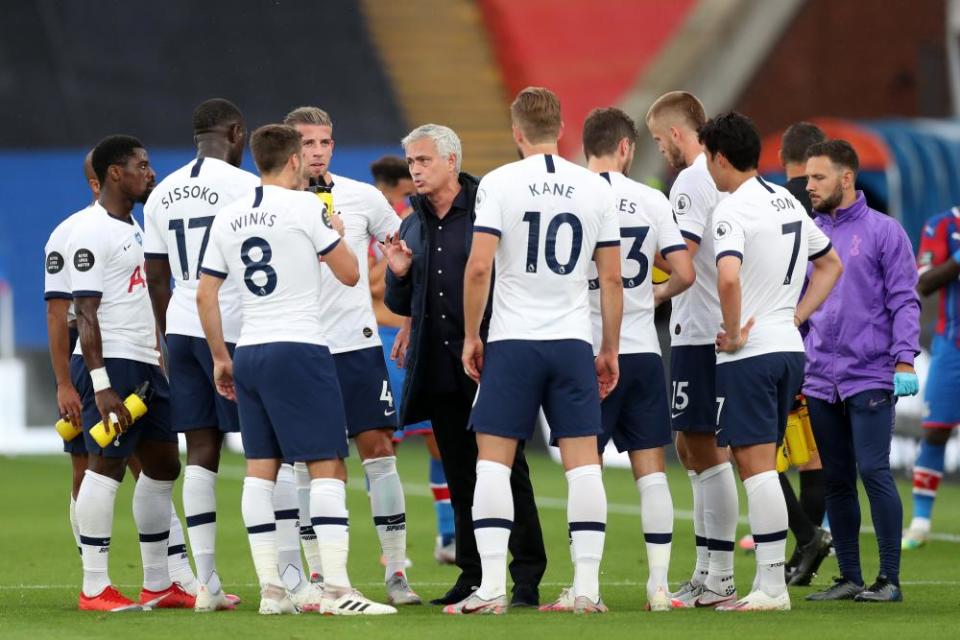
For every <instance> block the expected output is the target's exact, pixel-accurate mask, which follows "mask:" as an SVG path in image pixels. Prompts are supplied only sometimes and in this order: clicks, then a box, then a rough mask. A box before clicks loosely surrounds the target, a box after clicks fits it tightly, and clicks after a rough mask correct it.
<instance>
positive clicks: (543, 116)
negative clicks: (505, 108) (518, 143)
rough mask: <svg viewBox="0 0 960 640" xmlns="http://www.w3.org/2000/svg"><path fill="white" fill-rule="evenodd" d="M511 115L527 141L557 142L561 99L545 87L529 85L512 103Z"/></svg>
mask: <svg viewBox="0 0 960 640" xmlns="http://www.w3.org/2000/svg"><path fill="white" fill-rule="evenodd" d="M510 117H511V118H512V119H513V124H515V125H516V126H517V127H518V128H519V129H520V131H521V132H523V135H524V137H525V138H526V139H527V141H529V142H531V143H534V144H536V143H541V142H556V140H557V138H558V137H559V136H560V99H559V98H557V96H556V94H554V93H553V92H552V91H550V90H549V89H545V88H544V87H527V88H526V89H524V90H523V91H521V92H520V93H518V94H517V97H516V98H515V99H514V101H513V104H511V105H510Z"/></svg>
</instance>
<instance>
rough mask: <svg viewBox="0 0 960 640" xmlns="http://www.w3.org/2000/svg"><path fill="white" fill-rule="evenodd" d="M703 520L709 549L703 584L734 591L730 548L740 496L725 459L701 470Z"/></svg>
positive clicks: (721, 592)
mask: <svg viewBox="0 0 960 640" xmlns="http://www.w3.org/2000/svg"><path fill="white" fill-rule="evenodd" d="M699 475H700V486H701V488H702V491H703V524H704V528H705V531H706V534H707V548H708V549H709V551H710V575H709V576H707V580H706V582H705V585H706V587H707V588H708V589H710V590H711V591H713V592H714V593H719V594H721V595H728V594H731V593H733V592H734V590H735V588H734V580H733V550H734V547H735V546H736V537H737V518H738V517H739V500H738V498H737V481H736V479H735V478H734V476H733V466H732V465H731V464H730V463H729V462H724V463H721V464H718V465H716V466H713V467H710V468H709V469H706V470H704V471H702V472H701V473H700V474H699Z"/></svg>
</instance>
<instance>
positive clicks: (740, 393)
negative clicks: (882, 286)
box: [699, 113, 843, 611]
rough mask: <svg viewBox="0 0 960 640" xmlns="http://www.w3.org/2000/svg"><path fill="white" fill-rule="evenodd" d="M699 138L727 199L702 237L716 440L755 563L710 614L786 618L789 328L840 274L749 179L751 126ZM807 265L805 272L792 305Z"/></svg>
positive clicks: (793, 380)
mask: <svg viewBox="0 0 960 640" xmlns="http://www.w3.org/2000/svg"><path fill="white" fill-rule="evenodd" d="M699 137H700V141H701V142H702V143H703V145H704V148H705V150H706V154H707V167H708V169H709V170H710V175H711V176H713V180H714V182H715V183H716V185H717V188H718V189H720V190H721V191H725V192H727V193H730V194H731V195H730V197H728V198H726V199H725V200H723V201H722V202H720V203H719V204H718V205H717V208H716V210H715V211H714V216H713V224H712V227H711V229H710V232H711V233H712V234H713V239H714V241H715V253H716V261H717V291H718V295H719V299H720V308H721V312H722V314H723V329H721V331H720V333H718V334H717V338H716V346H717V352H718V355H717V429H716V437H717V443H718V445H720V446H724V447H726V446H729V447H731V449H732V452H733V457H734V458H735V459H736V461H737V467H738V469H739V471H740V479H741V480H743V488H744V490H745V492H746V494H747V514H748V518H749V521H750V531H751V533H752V534H753V539H754V542H755V543H756V559H757V573H756V577H755V578H754V581H753V590H752V591H751V592H750V593H749V594H748V595H747V596H746V597H744V598H741V599H740V600H738V601H737V602H735V603H731V604H723V605H720V606H718V607H717V609H718V610H722V611H768V610H786V609H790V595H789V594H788V593H787V585H786V582H785V580H784V571H783V565H784V561H785V559H786V558H785V556H786V544H787V506H786V503H785V502H784V499H783V491H782V490H781V489H780V481H779V479H778V478H777V471H776V448H777V445H778V443H779V441H780V439H781V438H782V437H783V430H784V427H785V425H786V422H787V414H788V413H789V411H790V408H791V406H792V405H793V399H794V397H795V396H796V394H797V391H799V389H800V385H801V384H802V382H803V365H804V355H803V340H802V338H801V337H800V331H799V330H798V329H797V327H799V326H800V324H801V323H803V322H804V321H806V320H807V318H809V317H810V314H811V313H813V311H815V310H816V309H817V308H818V307H819V306H820V304H821V303H822V302H823V301H824V300H825V299H826V297H827V295H828V294H829V293H830V290H831V289H832V288H833V285H834V284H835V283H836V281H837V279H838V278H839V277H840V273H841V271H842V270H843V267H842V265H841V264H840V258H839V256H837V254H836V252H835V251H833V250H832V248H831V246H830V240H829V239H827V237H826V236H825V235H824V234H823V232H822V231H820V229H818V228H817V226H816V225H815V224H814V223H813V221H812V220H811V219H810V217H809V216H808V215H807V212H806V211H805V210H804V208H803V206H802V205H801V204H800V203H799V202H798V201H797V200H796V198H794V197H793V196H792V195H790V192H789V191H787V190H786V189H784V188H783V187H780V186H775V185H771V184H769V183H767V182H766V181H764V180H763V179H762V178H761V177H760V176H759V175H757V163H758V162H759V160H760V134H759V133H758V132H757V129H756V127H755V126H754V124H753V121H751V120H750V119H749V118H747V117H745V116H742V115H740V114H739V113H725V114H722V115H719V116H717V117H716V118H713V119H711V120H709V121H708V122H707V123H706V124H705V125H704V126H703V127H702V128H701V129H700V132H699ZM807 258H808V259H809V260H811V261H812V262H813V271H812V273H811V275H810V283H809V285H808V286H807V289H806V293H805V294H804V296H803V299H802V300H800V302H799V303H798V302H797V300H799V299H800V293H801V289H802V288H803V281H804V275H805V273H806V264H805V262H806V260H805V259H807Z"/></svg>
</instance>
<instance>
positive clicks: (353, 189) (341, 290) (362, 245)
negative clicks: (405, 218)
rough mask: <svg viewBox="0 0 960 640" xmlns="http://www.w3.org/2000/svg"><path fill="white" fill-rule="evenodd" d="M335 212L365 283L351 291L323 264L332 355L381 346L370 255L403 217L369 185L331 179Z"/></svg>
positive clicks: (323, 306) (323, 314) (324, 315)
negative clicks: (372, 241)
mask: <svg viewBox="0 0 960 640" xmlns="http://www.w3.org/2000/svg"><path fill="white" fill-rule="evenodd" d="M331 178H332V180H333V208H334V210H335V211H336V212H337V213H339V214H340V216H341V218H342V219H343V229H344V236H343V238H344V240H346V241H347V243H348V244H349V245H350V248H351V249H353V253H354V254H356V256H357V259H358V260H359V261H360V281H359V282H357V285H356V286H354V287H348V286H346V285H345V284H343V283H342V282H340V281H339V280H337V279H336V277H334V275H333V274H332V273H330V269H329V267H327V266H326V265H323V264H322V265H321V266H320V270H321V272H322V274H323V277H322V278H321V280H320V320H321V322H322V323H323V333H324V335H326V337H327V345H328V346H329V347H330V352H331V353H342V352H345V351H355V350H357V349H366V348H368V347H379V346H380V344H381V342H380V332H379V331H377V317H376V316H375V315H374V313H373V303H372V301H371V299H370V277H369V266H368V263H367V259H366V255H367V248H368V247H369V245H370V239H371V238H376V239H377V240H379V241H380V242H383V240H384V238H386V237H387V235H388V234H392V233H394V232H395V231H396V230H397V229H399V228H400V217H399V216H398V215H397V214H396V213H395V212H394V210H393V208H392V207H391V206H390V204H389V203H388V202H387V199H386V198H384V197H383V194H382V193H380V191H379V190H378V189H377V188H376V187H374V186H372V185H369V184H366V183H365V182H358V181H357V180H351V179H349V178H344V177H342V176H335V175H331Z"/></svg>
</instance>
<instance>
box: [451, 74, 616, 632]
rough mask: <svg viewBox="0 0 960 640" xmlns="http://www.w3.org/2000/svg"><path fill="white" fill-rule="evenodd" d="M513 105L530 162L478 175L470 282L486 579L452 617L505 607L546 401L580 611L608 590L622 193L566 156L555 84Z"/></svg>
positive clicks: (598, 605) (599, 605) (470, 365)
mask: <svg viewBox="0 0 960 640" xmlns="http://www.w3.org/2000/svg"><path fill="white" fill-rule="evenodd" d="M510 113H511V116H512V120H513V139H514V142H515V143H516V144H517V147H518V148H519V150H520V154H521V155H522V156H523V160H521V161H519V162H514V163H511V164H508V165H505V166H503V167H500V168H499V169H496V170H495V171H493V172H491V173H489V174H487V176H486V177H484V178H483V180H481V181H480V186H479V189H478V191H477V218H476V222H475V224H474V234H473V235H474V237H473V245H472V247H471V250H470V259H469V261H468V263H467V268H466V275H465V278H464V320H465V334H466V335H465V337H464V345H463V365H464V369H465V370H466V372H467V374H468V375H469V376H470V377H471V378H473V379H474V380H476V381H478V383H479V385H480V387H479V390H478V392H477V399H476V403H475V405H474V408H473V412H472V414H471V416H470V424H471V428H472V429H473V431H475V432H476V434H477V447H478V450H479V456H478V460H477V486H476V490H475V492H474V496H473V526H474V531H475V533H476V539H477V549H478V550H479V552H480V561H481V565H482V571H483V573H482V581H481V583H480V588H479V589H477V590H476V591H475V592H474V593H473V594H471V595H470V596H468V597H467V598H465V599H464V600H462V601H461V602H459V603H456V604H452V605H448V606H447V607H445V608H444V612H445V613H451V614H469V613H491V614H501V613H505V612H506V607H507V597H506V569H507V560H506V556H507V544H508V540H509V537H510V530H511V528H512V526H513V496H512V493H511V491H510V473H511V465H512V464H513V461H514V459H515V457H516V449H517V442H518V441H519V440H527V439H529V438H530V437H531V436H532V435H533V430H534V428H535V423H536V420H537V413H538V411H539V409H540V407H541V405H542V406H543V410H544V414H545V415H546V418H547V420H548V421H549V423H550V429H551V437H552V438H553V439H554V440H556V442H557V444H558V445H559V447H560V456H561V458H562V459H563V466H564V469H565V470H566V475H567V483H568V486H569V494H568V495H569V498H568V501H569V503H568V507H567V515H568V520H569V531H570V538H571V545H572V555H573V560H574V567H575V569H574V582H573V597H574V605H573V610H574V611H575V612H578V613H589V612H602V611H606V610H607V608H606V606H605V605H604V604H603V601H602V600H601V598H600V586H599V573H600V559H601V557H602V556H603V541H604V536H605V533H604V532H605V529H606V520H607V500H606V495H605V493H604V488H603V480H602V478H601V473H600V456H599V454H598V452H597V436H598V435H599V434H600V433H601V431H602V429H601V419H600V399H601V396H604V397H605V396H607V395H608V394H609V393H610V392H611V391H612V390H613V388H614V387H615V386H616V384H617V376H618V371H619V367H618V363H617V353H618V348H619V336H620V320H621V315H622V311H623V307H622V305H623V287H622V284H621V282H620V253H619V247H620V230H619V227H618V225H617V215H616V209H615V207H614V198H613V191H612V190H611V189H610V185H609V184H607V183H606V182H605V181H604V180H603V179H602V178H600V177H599V176H597V175H596V174H593V173H591V172H589V171H587V170H586V169H584V168H582V167H579V166H577V165H575V164H572V163H570V162H568V161H566V160H564V159H563V158H561V157H560V156H559V155H557V140H558V139H559V138H560V136H561V134H562V133H563V123H562V122H561V120H560V102H559V100H557V97H556V96H555V95H554V94H553V93H552V92H550V91H549V90H548V89H543V88H540V87H528V88H526V89H524V90H523V91H521V92H520V93H519V94H518V95H517V98H516V99H515V100H514V101H513V104H512V105H510ZM591 257H592V258H593V259H594V260H596V262H597V270H598V272H599V287H600V295H601V313H602V335H603V337H602V340H601V347H600V351H599V354H598V355H597V357H596V360H594V357H593V351H592V348H591V340H592V331H591V321H590V296H589V284H588V271H589V266H590V258H591ZM494 262H496V272H497V285H496V288H495V289H494V300H493V316H492V319H491V321H490V334H489V338H488V344H487V347H486V349H484V344H483V341H482V340H481V339H480V324H481V321H482V317H483V311H484V309H485V308H486V305H487V297H488V295H489V291H490V281H491V277H492V272H493V268H494ZM484 351H486V353H484ZM598 379H599V385H598V384H597V381H598ZM598 386H599V393H598Z"/></svg>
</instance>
